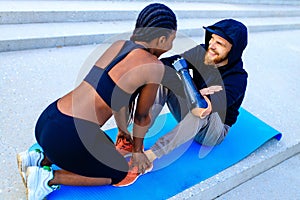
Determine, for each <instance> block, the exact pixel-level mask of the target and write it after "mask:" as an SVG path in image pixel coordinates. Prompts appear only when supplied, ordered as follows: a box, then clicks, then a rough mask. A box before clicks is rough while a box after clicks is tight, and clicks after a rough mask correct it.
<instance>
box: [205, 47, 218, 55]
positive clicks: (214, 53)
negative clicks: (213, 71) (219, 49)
mask: <svg viewBox="0 0 300 200" xmlns="http://www.w3.org/2000/svg"><path fill="white" fill-rule="evenodd" d="M207 52H208V54H209V55H210V56H217V54H216V52H214V51H213V50H211V49H209V50H208V51H207Z"/></svg>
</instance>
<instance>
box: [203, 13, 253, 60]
mask: <svg viewBox="0 0 300 200" xmlns="http://www.w3.org/2000/svg"><path fill="white" fill-rule="evenodd" d="M203 28H204V29H205V30H206V31H205V49H206V50H207V48H208V44H209V40H210V39H211V35H212V34H216V35H219V36H220V37H222V38H224V39H225V40H227V41H228V42H230V43H231V44H232V48H231V50H230V52H229V55H228V63H229V64H232V63H235V62H237V61H239V60H240V59H241V57H242V54H243V51H244V49H245V48H246V46H247V43H248V32H247V27H246V26H245V25H244V24H242V23H241V22H239V21H236V20H234V19H224V20H221V21H219V22H217V23H215V24H213V25H211V26H208V27H203Z"/></svg>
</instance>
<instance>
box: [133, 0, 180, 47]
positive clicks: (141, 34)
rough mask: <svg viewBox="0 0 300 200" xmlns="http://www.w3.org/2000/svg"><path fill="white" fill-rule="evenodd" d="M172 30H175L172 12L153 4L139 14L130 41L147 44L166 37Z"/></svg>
mask: <svg viewBox="0 0 300 200" xmlns="http://www.w3.org/2000/svg"><path fill="white" fill-rule="evenodd" d="M172 30H177V20H176V16H175V14H174V12H173V11H172V10H171V9H170V8H169V7H167V6H165V5H164V4H160V3H154V4H150V5H148V6H147V7H145V8H144V9H143V10H142V11H141V12H140V14H139V16H138V18H137V20H136V25H135V30H134V32H133V35H132V36H131V40H133V41H145V42H149V41H151V40H153V39H155V38H157V37H160V36H168V35H169V34H170V33H171V31H172Z"/></svg>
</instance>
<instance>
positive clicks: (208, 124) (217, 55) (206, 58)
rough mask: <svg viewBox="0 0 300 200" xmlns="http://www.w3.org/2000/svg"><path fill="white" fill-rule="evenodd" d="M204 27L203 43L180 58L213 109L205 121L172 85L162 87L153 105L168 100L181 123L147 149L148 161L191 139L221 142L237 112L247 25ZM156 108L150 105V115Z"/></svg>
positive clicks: (232, 23)
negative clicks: (186, 63) (189, 107)
mask: <svg viewBox="0 0 300 200" xmlns="http://www.w3.org/2000/svg"><path fill="white" fill-rule="evenodd" d="M204 29H205V30H206V33H205V44H202V45H198V46H196V47H194V48H192V49H190V50H188V51H186V52H184V53H183V54H182V55H180V57H183V58H184V59H185V60H186V61H188V68H189V69H191V70H192V72H193V81H194V83H195V85H196V87H197V88H198V89H199V90H200V93H201V94H202V95H203V96H207V97H208V98H209V99H210V101H211V108H210V109H211V112H210V113H209V114H208V115H207V116H206V117H205V118H204V119H200V118H199V117H197V116H194V115H193V114H192V113H190V112H189V110H188V107H187V106H186V105H187V104H186V100H185V99H184V98H182V97H181V95H180V94H179V95H176V94H175V93H174V92H173V91H171V90H170V89H168V88H170V87H168V88H167V87H163V86H162V87H161V88H160V89H159V91H158V94H157V98H156V104H158V105H161V106H158V107H160V108H162V106H163V105H164V103H167V105H168V108H169V110H170V111H171V113H172V114H173V116H174V117H175V119H176V120H177V121H178V122H179V123H178V125H177V126H176V127H175V128H174V129H173V130H172V131H170V132H169V133H168V134H166V135H164V136H163V137H161V138H160V139H159V140H158V141H157V142H156V143H155V144H154V145H153V146H152V147H151V149H150V150H148V151H146V152H145V153H146V155H147V157H148V158H149V160H150V161H151V162H152V161H153V160H154V159H156V158H160V157H161V156H163V155H165V154H168V153H169V152H170V151H172V150H173V149H174V148H176V147H178V146H179V145H181V144H183V143H185V142H187V141H188V140H190V139H192V138H194V140H195V141H197V142H198V143H200V144H202V145H205V146H209V147H213V146H215V145H217V144H220V143H221V142H222V141H223V140H224V138H225V137H226V135H227V133H228V131H229V129H230V127H231V126H232V125H233V124H234V123H235V122H236V120H237V117H238V115H239V111H238V109H239V108H240V106H241V104H242V101H243V99H244V96H245V91H246V86H247V76H248V75H247V72H246V71H245V70H244V69H243V62H242V53H243V51H244V49H245V48H246V46H247V28H246V26H245V25H243V24H242V23H241V22H238V21H236V20H233V19H225V20H221V21H219V22H217V23H215V24H214V25H212V26H208V27H204ZM178 57H179V56H172V57H169V58H164V59H162V61H163V62H164V63H165V65H168V66H171V64H172V63H173V62H174V60H176V59H177V58H178ZM169 80H170V78H167V81H165V83H164V84H165V85H166V86H167V85H168V82H169ZM172 84H173V82H172ZM222 89H223V90H222ZM159 111H160V109H157V108H154V109H153V112H152V116H153V118H155V117H156V116H157V115H158V114H159ZM187 130H188V131H187Z"/></svg>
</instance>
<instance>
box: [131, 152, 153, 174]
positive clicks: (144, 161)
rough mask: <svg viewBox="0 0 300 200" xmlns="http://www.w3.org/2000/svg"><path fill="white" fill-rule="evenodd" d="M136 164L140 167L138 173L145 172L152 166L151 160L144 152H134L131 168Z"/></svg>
mask: <svg viewBox="0 0 300 200" xmlns="http://www.w3.org/2000/svg"><path fill="white" fill-rule="evenodd" d="M135 166H137V167H138V173H142V174H144V173H145V171H146V170H147V169H149V168H151V162H150V161H149V159H148V158H147V156H146V155H145V154H144V153H142V152H135V153H132V157H131V165H130V169H132V168H133V167H135Z"/></svg>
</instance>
